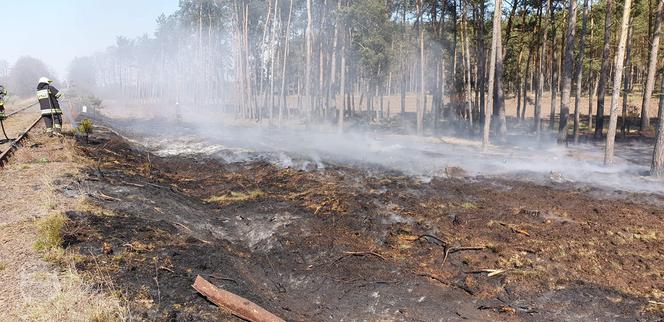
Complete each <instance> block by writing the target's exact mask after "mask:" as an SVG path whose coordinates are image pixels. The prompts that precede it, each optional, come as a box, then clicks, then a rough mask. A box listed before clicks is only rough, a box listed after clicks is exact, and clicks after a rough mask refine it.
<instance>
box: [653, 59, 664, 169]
mask: <svg viewBox="0 0 664 322" xmlns="http://www.w3.org/2000/svg"><path fill="white" fill-rule="evenodd" d="M663 110H664V69H662V88H661V90H660V94H659V120H657V122H658V123H659V124H658V126H657V142H656V143H655V150H654V152H653V155H652V166H651V168H650V175H652V176H655V177H658V178H661V177H664V121H662V112H663Z"/></svg>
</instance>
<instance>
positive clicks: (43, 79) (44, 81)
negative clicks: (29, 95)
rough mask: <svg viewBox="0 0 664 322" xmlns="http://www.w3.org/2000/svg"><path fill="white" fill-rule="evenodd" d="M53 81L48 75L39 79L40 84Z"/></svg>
mask: <svg viewBox="0 0 664 322" xmlns="http://www.w3.org/2000/svg"><path fill="white" fill-rule="evenodd" d="M52 82H53V81H52V80H50V79H49V78H48V77H42V78H40V79H39V84H50V83H52Z"/></svg>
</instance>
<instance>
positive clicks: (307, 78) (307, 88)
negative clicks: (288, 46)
mask: <svg viewBox="0 0 664 322" xmlns="http://www.w3.org/2000/svg"><path fill="white" fill-rule="evenodd" d="M312 32H313V30H312V21H311V0H307V28H306V30H305V38H306V39H305V43H306V45H305V48H306V49H305V50H306V52H305V54H304V55H305V66H304V69H305V71H304V96H305V100H306V102H307V112H308V116H307V117H308V120H309V121H311V117H312V113H313V111H312V109H313V104H312V103H313V102H312V99H311V94H312V93H311V85H312V84H311V58H312V57H311V56H312V55H313V48H312V35H311V33H312Z"/></svg>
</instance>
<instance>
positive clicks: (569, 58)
mask: <svg viewBox="0 0 664 322" xmlns="http://www.w3.org/2000/svg"><path fill="white" fill-rule="evenodd" d="M575 31H576V0H570V1H569V7H568V8H567V35H566V41H565V43H567V46H565V58H564V59H565V66H564V69H563V96H562V99H561V102H560V125H559V126H558V142H559V143H563V142H567V130H568V124H567V123H568V122H567V120H568V119H569V101H570V97H571V93H572V73H573V72H574V57H573V56H574V52H573V50H572V49H574V34H575Z"/></svg>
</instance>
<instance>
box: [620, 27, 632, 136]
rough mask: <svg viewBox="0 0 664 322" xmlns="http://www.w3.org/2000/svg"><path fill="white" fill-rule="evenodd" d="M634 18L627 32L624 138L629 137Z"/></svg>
mask: <svg viewBox="0 0 664 322" xmlns="http://www.w3.org/2000/svg"><path fill="white" fill-rule="evenodd" d="M633 21H634V19H633V18H630V19H629V31H628V32H627V53H626V57H625V69H626V70H627V73H626V74H625V76H624V78H625V81H624V82H623V102H622V103H623V104H622V122H621V124H620V130H621V132H622V136H623V138H625V137H627V117H628V115H627V99H628V97H629V88H630V81H631V72H630V71H631V69H632V33H634V26H633V25H632V22H633Z"/></svg>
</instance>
